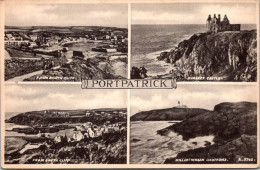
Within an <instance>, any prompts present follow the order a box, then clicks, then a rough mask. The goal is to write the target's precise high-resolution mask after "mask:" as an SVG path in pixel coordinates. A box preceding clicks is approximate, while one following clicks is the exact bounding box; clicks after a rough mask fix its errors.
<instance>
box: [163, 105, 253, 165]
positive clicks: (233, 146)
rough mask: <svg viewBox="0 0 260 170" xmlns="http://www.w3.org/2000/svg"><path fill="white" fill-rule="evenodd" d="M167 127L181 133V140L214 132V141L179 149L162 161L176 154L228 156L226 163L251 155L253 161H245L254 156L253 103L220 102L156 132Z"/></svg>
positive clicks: (169, 161) (195, 156) (172, 159)
mask: <svg viewBox="0 0 260 170" xmlns="http://www.w3.org/2000/svg"><path fill="white" fill-rule="evenodd" d="M169 131H174V132H176V133H178V134H180V135H182V136H183V139H184V140H189V139H191V138H195V137H198V136H207V135H214V136H215V138H214V142H215V143H214V144H213V145H210V146H207V147H205V148H199V149H195V150H189V151H186V152H182V153H180V154H178V156H177V157H176V158H169V159H167V160H166V162H165V163H175V159H178V158H205V159H206V158H228V162H230V163H238V160H239V158H241V159H243V158H253V159H254V161H249V163H254V162H255V161H256V158H257V157H256V154H257V153H256V151H257V148H256V146H257V104H256V103H249V102H239V103H221V104H218V105H216V106H215V108H214V111H211V112H206V113H203V114H199V115H197V116H194V117H191V118H188V119H186V120H184V121H183V122H180V123H177V124H174V125H172V126H170V127H168V128H165V129H163V130H160V131H158V133H159V134H161V135H164V134H166V133H167V132H169ZM246 162H247V161H246ZM186 163H188V162H186ZM240 163H241V162H240ZM242 163H245V162H242ZM247 163H248V162H247Z"/></svg>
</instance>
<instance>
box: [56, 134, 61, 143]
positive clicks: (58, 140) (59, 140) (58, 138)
mask: <svg viewBox="0 0 260 170" xmlns="http://www.w3.org/2000/svg"><path fill="white" fill-rule="evenodd" d="M61 141H62V136H61V135H58V136H55V138H54V142H55V143H60V142H61Z"/></svg>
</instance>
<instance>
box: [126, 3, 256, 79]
mask: <svg viewBox="0 0 260 170" xmlns="http://www.w3.org/2000/svg"><path fill="white" fill-rule="evenodd" d="M257 9H258V5H257V3H256V2H255V3H215V4H213V3H171V4H158V3H152V4H147V3H145V4H131V79H176V80H177V81H229V82H256V81H257V55H258V54H257V43H258V42H257V32H258V31H257V24H258V20H257V15H258V14H257V13H258V12H257Z"/></svg>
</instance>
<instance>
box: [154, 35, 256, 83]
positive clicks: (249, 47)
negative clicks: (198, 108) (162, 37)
mask: <svg viewBox="0 0 260 170" xmlns="http://www.w3.org/2000/svg"><path fill="white" fill-rule="evenodd" d="M256 39H257V34H256V30H251V31H232V32H231V31H226V32H219V33H200V34H194V35H193V36H192V37H190V38H189V39H188V40H184V41H182V42H180V43H179V44H178V47H176V48H175V49H172V50H171V51H170V52H162V53H161V54H160V56H158V57H157V59H158V60H160V61H162V60H163V61H165V62H167V63H172V64H174V66H175V68H176V69H175V71H174V73H175V74H176V75H177V76H178V79H179V80H187V79H188V77H201V76H203V77H222V79H221V80H222V81H256V78H257V75H256V74H257V40H256Z"/></svg>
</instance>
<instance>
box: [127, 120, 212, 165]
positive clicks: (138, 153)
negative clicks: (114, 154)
mask: <svg viewBox="0 0 260 170" xmlns="http://www.w3.org/2000/svg"><path fill="white" fill-rule="evenodd" d="M178 122H179V121H135V122H131V131H130V162H131V163H132V164H163V163H164V161H165V160H166V159H167V158H174V157H176V156H177V154H178V153H180V152H182V151H187V150H189V149H195V148H200V147H205V144H206V141H207V142H210V143H211V144H214V142H213V139H214V136H213V135H211V136H201V137H196V138H193V139H190V140H188V141H184V140H183V137H182V136H181V135H178V134H177V133H175V132H170V133H169V134H167V135H166V136H161V135H159V134H157V130H161V129H163V128H166V127H168V126H170V125H172V124H175V123H178Z"/></svg>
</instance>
